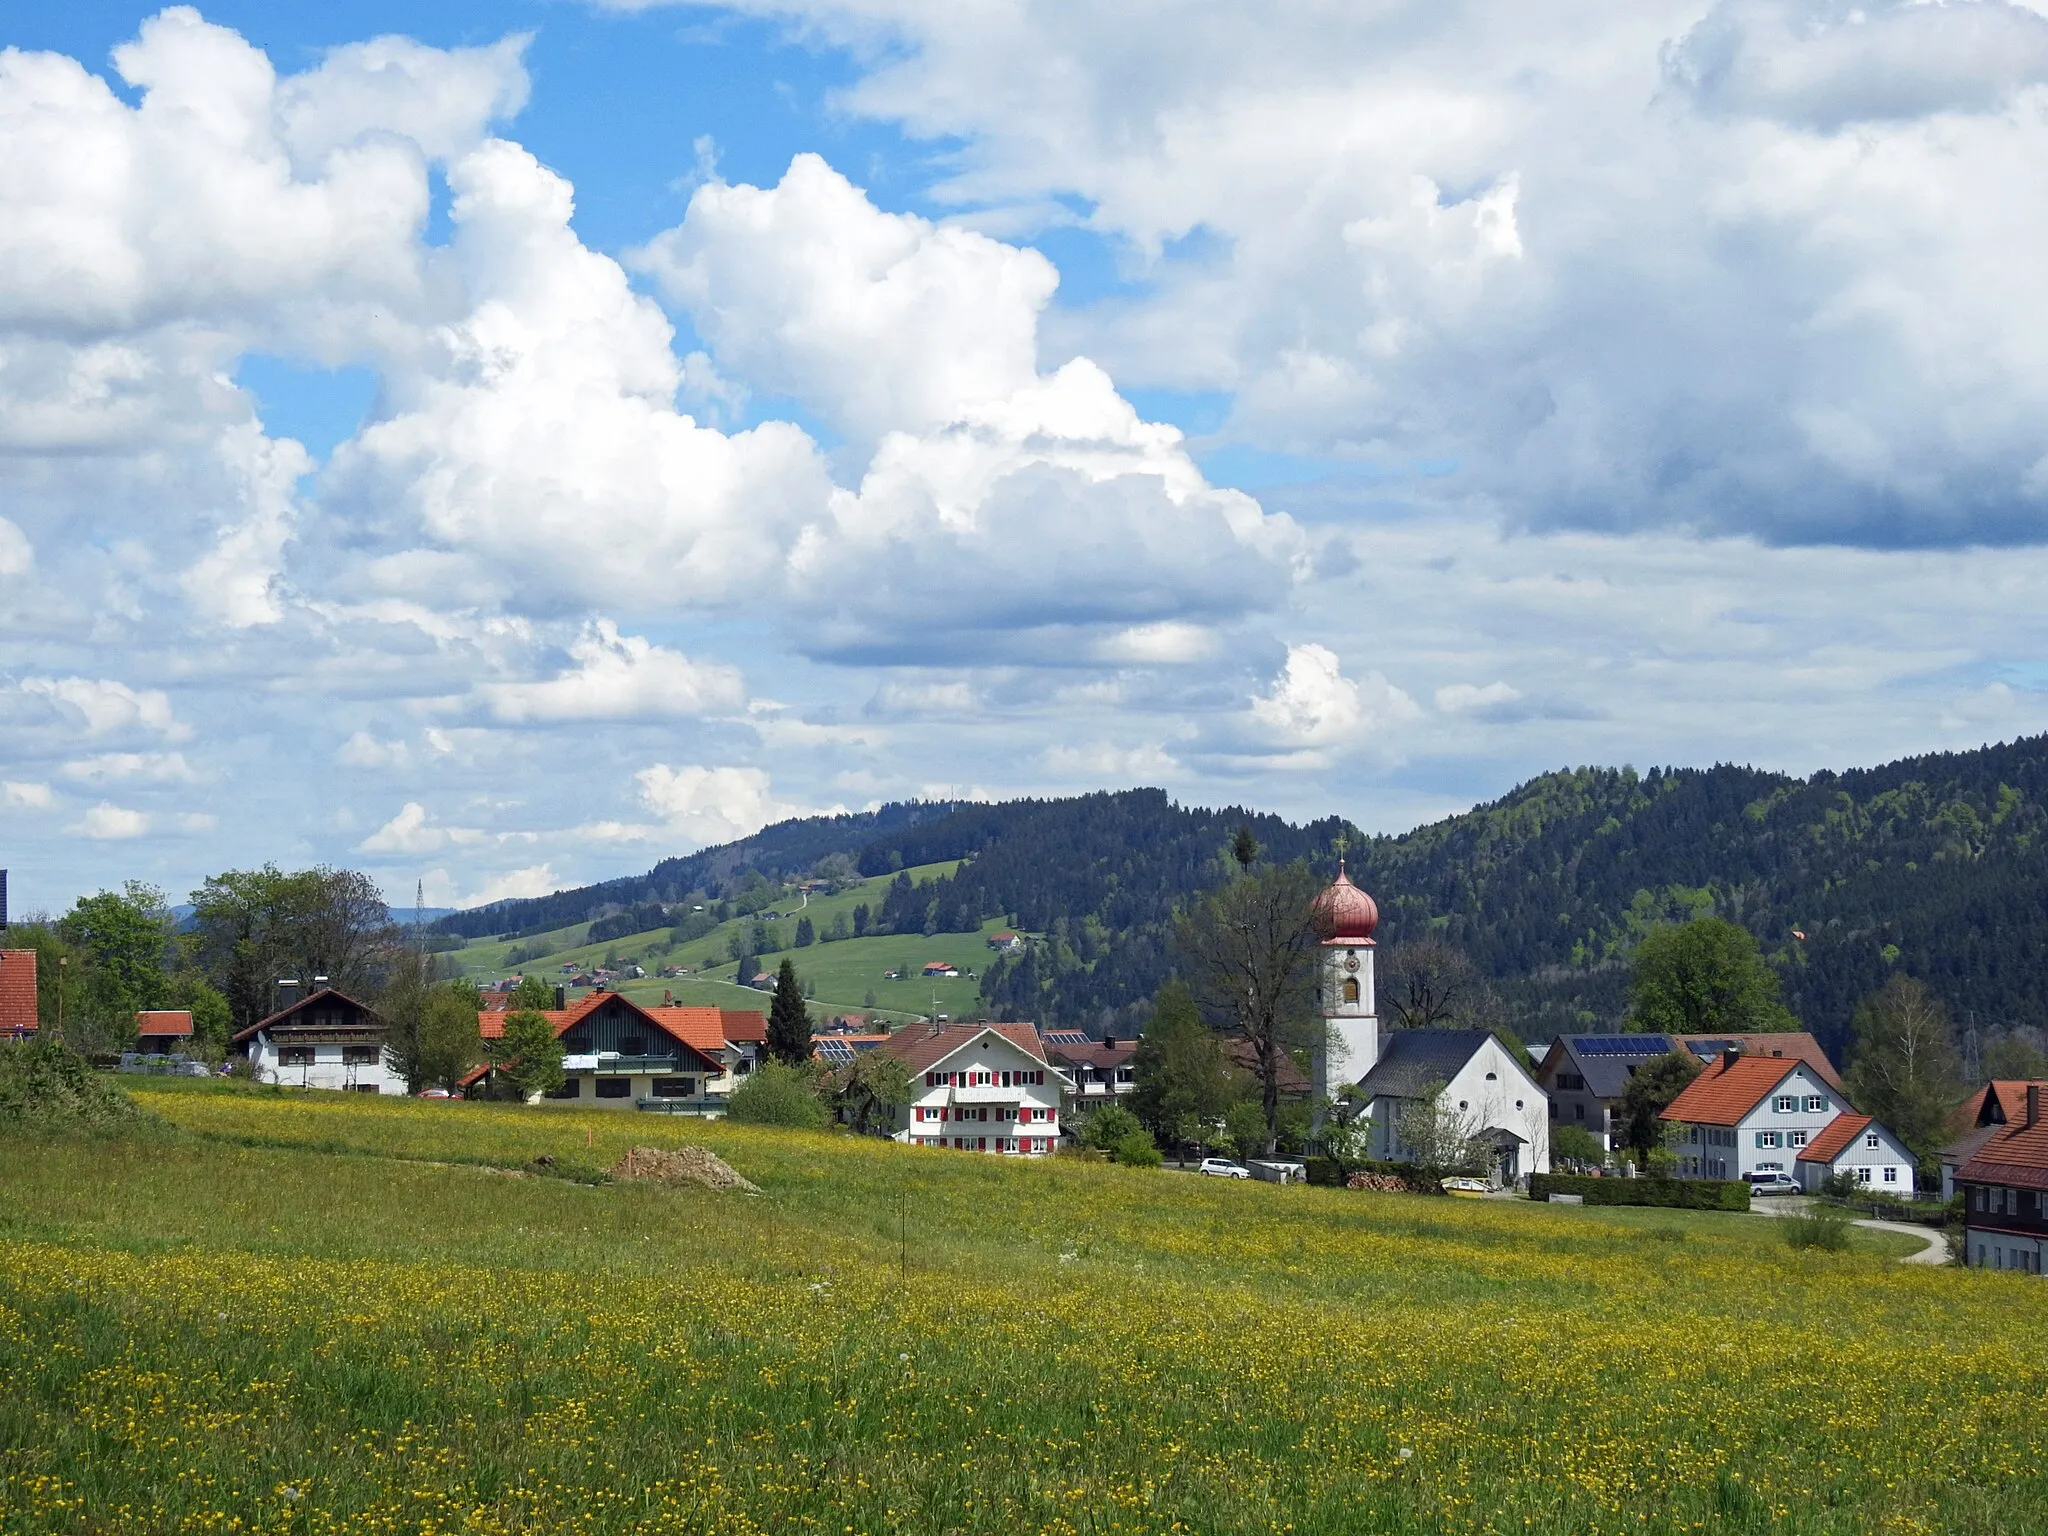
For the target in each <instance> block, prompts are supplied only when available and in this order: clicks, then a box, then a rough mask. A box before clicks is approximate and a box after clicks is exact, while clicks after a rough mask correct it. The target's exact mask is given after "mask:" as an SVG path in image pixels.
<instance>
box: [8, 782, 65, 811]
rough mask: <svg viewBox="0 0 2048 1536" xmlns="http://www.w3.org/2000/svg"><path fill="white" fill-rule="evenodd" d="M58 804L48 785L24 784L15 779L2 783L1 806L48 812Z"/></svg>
mask: <svg viewBox="0 0 2048 1536" xmlns="http://www.w3.org/2000/svg"><path fill="white" fill-rule="evenodd" d="M56 803H57V797H56V796H55V795H53V794H52V793H51V792H50V786H49V785H47V784H34V783H22V782H18V781H16V780H14V779H8V780H6V781H4V782H0V804H6V805H12V806H17V807H19V808H21V809H22V810H28V811H47V810H49V809H50V808H51V807H52V806H54V805H55V804H56Z"/></svg>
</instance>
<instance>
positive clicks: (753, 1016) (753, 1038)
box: [718, 1008, 768, 1045]
mask: <svg viewBox="0 0 2048 1536" xmlns="http://www.w3.org/2000/svg"><path fill="white" fill-rule="evenodd" d="M718 1016H719V1017H720V1018H721V1019H723V1020H725V1038H726V1039H728V1040H730V1041H731V1042H732V1043H733V1044H734V1045H759V1044H761V1043H762V1042H763V1041H765V1040H766V1039H767V1038H768V1015H767V1014H765V1013H763V1012H761V1010H760V1009H758V1008H721V1009H719V1010H718Z"/></svg>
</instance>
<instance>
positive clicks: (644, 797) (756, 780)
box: [633, 763, 815, 843]
mask: <svg viewBox="0 0 2048 1536" xmlns="http://www.w3.org/2000/svg"><path fill="white" fill-rule="evenodd" d="M633 777H634V779H635V780H636V781H637V782H638V783H639V785H640V802H641V804H643V805H645V806H646V807H647V809H648V810H650V811H652V812H653V813H654V814H655V815H657V816H659V817H661V818H662V820H663V821H664V822H665V823H666V824H667V826H668V828H669V830H671V831H672V832H675V833H678V834H680V835H681V836H684V837H687V838H691V839H693V840H695V841H697V842H700V843H720V842H727V841H730V840H731V839H733V838H738V837H746V836H748V835H749V834H751V833H754V832H758V831H760V830H761V828H763V827H765V826H767V825H768V823H770V822H771V821H781V820H783V819H784V818H785V817H790V816H806V815H812V814H815V813H813V812H811V811H808V810H806V809H805V808H804V807H802V806H798V805H791V804H788V803H786V802H784V801H781V800H778V799H776V798H775V796H774V793H773V791H772V789H771V786H770V783H769V778H768V774H767V772H766V770H764V769H760V768H735V767H722V768H705V767H700V766H697V765H695V764H686V765H685V766H683V767H680V768H674V767H671V766H669V765H668V764H667V763H655V764H653V765H651V766H650V767H646V768H643V769H641V770H640V771H639V772H638V773H636V774H634V775H633Z"/></svg>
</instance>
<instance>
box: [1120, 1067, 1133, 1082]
mask: <svg viewBox="0 0 2048 1536" xmlns="http://www.w3.org/2000/svg"><path fill="white" fill-rule="evenodd" d="M1116 1080H1117V1081H1118V1082H1120V1083H1133V1082H1136V1081H1137V1078H1136V1077H1134V1076H1133V1075H1132V1073H1131V1069H1130V1068H1129V1067H1118V1068H1117V1069H1116Z"/></svg>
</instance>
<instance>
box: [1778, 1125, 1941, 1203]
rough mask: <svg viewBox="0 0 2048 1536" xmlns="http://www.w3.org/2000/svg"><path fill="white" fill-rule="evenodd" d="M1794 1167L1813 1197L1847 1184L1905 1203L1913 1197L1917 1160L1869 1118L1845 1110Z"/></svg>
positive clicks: (1810, 1143)
mask: <svg viewBox="0 0 2048 1536" xmlns="http://www.w3.org/2000/svg"><path fill="white" fill-rule="evenodd" d="M1793 1161H1794V1165H1795V1167H1796V1169H1797V1173H1796V1174H1795V1177H1797V1178H1798V1180H1799V1187H1800V1188H1802V1189H1804V1190H1805V1191H1806V1192H1807V1193H1808V1194H1810V1195H1817V1194H1819V1193H1820V1192H1821V1191H1822V1190H1823V1189H1825V1188H1826V1187H1827V1184H1828V1181H1829V1180H1830V1179H1835V1178H1842V1179H1847V1180H1848V1181H1849V1182H1850V1183H1852V1184H1854V1185H1856V1186H1857V1187H1858V1188H1859V1189H1860V1188H1865V1187H1867V1188H1870V1189H1873V1190H1876V1191H1877V1192H1878V1193H1880V1194H1886V1195H1894V1196H1896V1197H1898V1198H1899V1199H1901V1200H1910V1199H1911V1198H1912V1196H1913V1154H1912V1153H1911V1152H1910V1151H1908V1150H1907V1149H1906V1144H1905V1143H1904V1142H1902V1141H1900V1140H1899V1138H1898V1137H1896V1136H1894V1135H1893V1134H1892V1133H1891V1132H1890V1131H1888V1130H1886V1129H1885V1128H1884V1127H1883V1126H1881V1125H1879V1124H1878V1123H1877V1122H1876V1121H1875V1120H1873V1119H1871V1118H1870V1116H1868V1115H1859V1114H1856V1113H1854V1112H1852V1111H1849V1110H1844V1111H1843V1112H1842V1113H1841V1114H1839V1115H1837V1116H1835V1118H1834V1119H1833V1120H1831V1121H1829V1122H1828V1126H1827V1129H1826V1130H1824V1131H1822V1132H1821V1133H1820V1134H1819V1135H1818V1136H1815V1137H1813V1138H1812V1139H1811V1140H1809V1141H1808V1142H1807V1143H1806V1145H1805V1146H1803V1147H1801V1148H1800V1149H1799V1155H1798V1156H1797V1157H1796V1158H1795V1159H1794V1160H1793Z"/></svg>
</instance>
